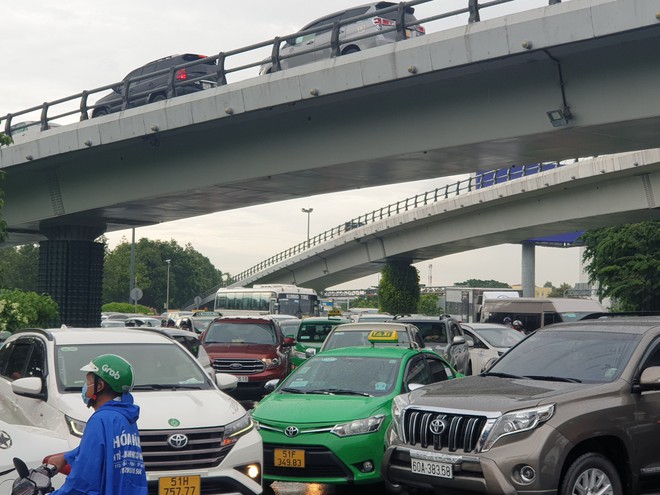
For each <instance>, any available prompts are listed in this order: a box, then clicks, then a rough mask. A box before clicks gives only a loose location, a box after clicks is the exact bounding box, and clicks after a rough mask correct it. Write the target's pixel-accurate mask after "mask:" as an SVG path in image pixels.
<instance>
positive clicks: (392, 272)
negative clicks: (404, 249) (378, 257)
mask: <svg viewBox="0 0 660 495" xmlns="http://www.w3.org/2000/svg"><path fill="white" fill-rule="evenodd" d="M378 296H379V301H380V306H379V307H380V310H381V311H384V312H387V313H390V314H393V315H394V314H409V313H415V312H416V311H417V304H418V303H419V296H420V290H419V272H418V271H417V269H416V268H415V267H414V266H412V265H411V264H410V261H400V260H392V261H388V262H387V264H386V265H385V266H384V267H383V269H382V270H381V277H380V283H379V284H378Z"/></svg>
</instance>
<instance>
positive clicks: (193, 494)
mask: <svg viewBox="0 0 660 495" xmlns="http://www.w3.org/2000/svg"><path fill="white" fill-rule="evenodd" d="M201 493H202V477H201V476H168V477H166V478H159V479H158V495H201Z"/></svg>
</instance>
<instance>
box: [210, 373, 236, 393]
mask: <svg viewBox="0 0 660 495" xmlns="http://www.w3.org/2000/svg"><path fill="white" fill-rule="evenodd" d="M215 383H216V385H217V386H218V388H219V389H220V390H234V389H235V388H236V387H237V386H238V378H237V377H235V376H234V375H230V374H229V373H216V374H215Z"/></svg>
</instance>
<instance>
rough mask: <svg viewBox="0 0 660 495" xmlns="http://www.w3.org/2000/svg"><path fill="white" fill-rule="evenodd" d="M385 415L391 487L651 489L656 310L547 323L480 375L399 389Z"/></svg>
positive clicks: (617, 493) (656, 418) (656, 409)
mask: <svg viewBox="0 0 660 495" xmlns="http://www.w3.org/2000/svg"><path fill="white" fill-rule="evenodd" d="M454 382H456V383H454ZM458 382H460V383H458ZM392 413H393V414H392V416H393V419H392V426H391V428H390V430H389V431H388V434H387V436H386V442H387V443H388V448H387V451H386V453H385V458H384V461H383V470H382V471H383V477H384V479H386V480H387V483H390V484H392V485H394V486H395V487H401V486H404V487H408V488H414V487H417V488H432V489H434V490H435V492H436V493H440V492H442V493H459V492H460V493H464V492H469V493H484V494H493V495H495V494H497V495H500V494H526V495H532V494H534V495H541V494H544V495H550V494H559V495H573V494H596V493H602V494H610V495H622V494H638V493H647V491H654V492H656V493H657V491H658V489H659V488H660V449H659V448H658V445H660V318H658V317H651V316H646V317H636V318H633V317H613V316H610V317H608V318H607V319H598V320H592V321H586V320H582V321H578V322H571V323H560V324H557V325H551V326H548V327H544V328H542V329H539V330H537V331H536V332H535V333H533V334H531V335H529V336H527V337H526V338H525V339H524V340H522V341H521V342H520V343H518V344H517V345H516V346H515V347H513V348H512V349H511V350H510V351H509V352H507V353H506V354H504V355H503V356H502V357H501V358H500V359H499V360H498V361H497V362H496V363H495V364H494V365H493V366H492V367H491V368H490V369H489V370H488V371H487V372H486V373H482V374H481V375H477V376H469V377H466V378H462V379H461V380H451V381H449V382H443V383H442V384H437V385H428V386H424V387H421V388H419V389H417V390H415V391H412V392H410V393H408V394H404V395H399V396H397V397H396V398H395V399H394V402H393V406H392Z"/></svg>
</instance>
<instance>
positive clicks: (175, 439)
mask: <svg viewBox="0 0 660 495" xmlns="http://www.w3.org/2000/svg"><path fill="white" fill-rule="evenodd" d="M167 443H169V444H170V447H172V448H175V449H182V448H184V447H185V446H186V445H188V437H187V436H186V435H184V434H183V433H174V434H173V435H170V436H169V437H167Z"/></svg>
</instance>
